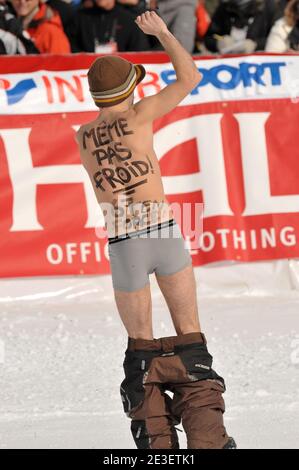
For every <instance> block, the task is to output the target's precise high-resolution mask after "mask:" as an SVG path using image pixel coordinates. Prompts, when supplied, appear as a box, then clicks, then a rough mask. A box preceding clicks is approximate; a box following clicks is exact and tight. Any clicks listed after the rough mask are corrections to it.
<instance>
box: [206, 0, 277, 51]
mask: <svg viewBox="0 0 299 470" xmlns="http://www.w3.org/2000/svg"><path fill="white" fill-rule="evenodd" d="M276 8H277V4H276V1H275V0H265V1H263V2H258V1H253V2H252V3H251V5H250V6H249V8H248V10H247V11H246V12H243V13H241V12H240V10H239V9H238V8H237V7H235V5H234V2H232V1H222V2H221V3H220V5H219V6H218V8H217V9H216V11H215V13H214V15H213V17H212V21H211V24H210V26H209V29H208V31H207V33H206V36H205V39H204V42H205V45H206V47H207V48H208V49H209V50H210V51H212V52H217V50H218V49H217V38H215V37H214V35H215V34H216V35H219V36H225V35H229V34H230V31H231V28H232V26H234V25H235V26H236V27H243V26H245V25H248V30H247V38H248V39H252V40H253V41H255V42H256V43H257V46H256V50H263V49H264V48H265V43H266V39H267V36H268V34H269V32H270V29H271V27H272V25H273V23H274V21H275V16H276Z"/></svg>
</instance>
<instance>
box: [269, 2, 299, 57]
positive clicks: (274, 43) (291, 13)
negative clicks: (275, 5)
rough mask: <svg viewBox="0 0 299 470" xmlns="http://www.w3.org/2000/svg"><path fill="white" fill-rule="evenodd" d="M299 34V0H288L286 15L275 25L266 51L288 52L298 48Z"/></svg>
mask: <svg viewBox="0 0 299 470" xmlns="http://www.w3.org/2000/svg"><path fill="white" fill-rule="evenodd" d="M298 34H299V0H291V1H290V2H288V4H287V6H286V8H285V10H284V16H283V17H282V18H279V19H278V20H277V21H276V22H275V23H274V25H273V27H272V29H271V31H270V33H269V36H268V39H267V42H266V47H265V51H266V52H287V51H290V50H298V45H299V37H298V42H297V40H296V36H297V35H298Z"/></svg>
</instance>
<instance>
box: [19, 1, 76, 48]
mask: <svg viewBox="0 0 299 470" xmlns="http://www.w3.org/2000/svg"><path fill="white" fill-rule="evenodd" d="M11 3H12V6H13V8H14V10H15V13H16V15H17V16H18V17H21V18H22V21H23V27H24V30H26V31H27V33H28V34H29V36H30V38H31V39H32V41H33V42H34V44H35V46H36V47H37V49H38V50H39V51H40V53H42V54H46V53H48V54H67V53H70V52H71V48H70V43H69V40H68V38H67V36H66V34H65V33H64V30H63V26H62V22H61V19H60V16H59V13H58V12H56V11H55V10H53V9H52V8H51V7H50V6H49V5H46V4H45V3H43V2H41V1H40V0H11Z"/></svg>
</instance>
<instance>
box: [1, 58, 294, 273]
mask: <svg viewBox="0 0 299 470" xmlns="http://www.w3.org/2000/svg"><path fill="white" fill-rule="evenodd" d="M124 56H125V57H126V58H128V59H129V60H132V61H133V62H135V63H138V62H141V63H144V65H145V67H146V70H147V75H146V77H145V80H144V82H143V83H141V84H140V85H139V86H138V89H137V90H136V97H135V98H136V100H139V99H141V98H142V97H144V96H148V95H150V94H153V93H156V92H158V91H159V90H160V89H161V88H162V87H164V86H166V85H167V84H168V83H170V82H171V81H172V80H174V72H173V68H172V65H171V64H170V63H169V59H168V57H167V56H166V55H164V54H148V53H147V54H135V55H134V54H126V55H124ZM94 58H95V56H94V55H89V54H86V55H83V54H77V55H74V56H66V57H64V56H40V57H1V59H0V107H1V108H0V109H1V114H0V260H1V263H0V276H1V277H12V276H35V275H61V274H96V273H108V272H109V262H108V250H107V238H103V237H101V236H99V234H103V227H104V220H103V216H102V214H101V211H100V209H99V207H98V205H97V203H96V199H95V196H94V194H93V189H92V186H91V183H90V181H89V179H88V177H87V174H86V172H85V170H84V168H83V167H82V165H81V164H80V157H79V153H78V149H77V144H76V142H75V139H74V136H75V130H76V129H77V128H78V127H79V126H80V125H81V124H82V123H84V122H88V121H89V120H91V119H94V117H95V116H96V114H97V110H96V108H95V106H94V104H93V102H92V100H91V98H90V96H89V92H88V85H87V80H86V72H87V69H88V67H89V65H90V64H91V63H92V61H93V60H94ZM196 63H197V66H198V68H199V69H200V70H201V71H202V73H203V80H202V82H201V83H200V85H199V86H198V87H197V89H195V90H193V92H192V93H191V94H190V95H189V96H188V97H187V98H186V99H185V100H184V101H183V102H182V103H181V105H180V106H178V107H177V108H176V109H175V110H174V111H172V112H171V113H169V114H167V115H165V116H164V117H163V118H162V119H159V120H157V121H156V122H155V124H154V132H155V150H156V152H157V155H158V158H159V162H160V167H161V173H162V177H163V184H164V188H165V192H166V196H167V199H168V201H169V202H170V203H173V204H175V203H179V204H180V205H181V206H182V205H184V203H191V208H192V207H194V206H195V204H196V203H203V231H202V233H201V234H200V237H201V238H200V244H199V240H195V239H192V236H191V234H188V229H186V227H181V228H182V231H183V233H184V236H185V238H186V239H188V240H189V246H190V251H191V254H192V257H193V263H194V265H203V264H207V263H212V262H219V261H225V260H236V261H257V260H270V259H278V258H296V257H299V246H298V243H297V239H298V234H299V158H298V157H299V144H298V132H297V127H298V126H297V123H298V120H299V105H298V103H299V99H297V95H299V80H298V79H297V78H296V77H299V56H297V55H283V56H281V55H267V54H257V55H253V56H238V57H224V58H214V57H213V58H200V59H196ZM297 119H298V120H297ZM189 207H190V206H189ZM192 216H193V218H194V217H197V216H198V215H197V214H196V213H195V212H194V214H193V215H192ZM185 229H186V230H185Z"/></svg>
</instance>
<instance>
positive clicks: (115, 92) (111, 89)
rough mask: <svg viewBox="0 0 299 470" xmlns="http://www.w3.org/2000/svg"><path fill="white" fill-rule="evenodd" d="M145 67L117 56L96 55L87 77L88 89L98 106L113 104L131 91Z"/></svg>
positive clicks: (141, 78)
mask: <svg viewBox="0 0 299 470" xmlns="http://www.w3.org/2000/svg"><path fill="white" fill-rule="evenodd" d="M145 73H146V72H145V68H144V67H143V65H140V64H136V65H135V64H132V63H131V62H129V61H128V60H126V59H122V58H121V57H118V56H112V55H107V56H104V57H98V58H97V59H96V60H95V61H94V62H93V64H92V65H91V67H90V69H89V71H88V73H87V77H88V83H89V91H90V93H91V96H92V98H93V99H94V102H95V104H96V105H97V106H98V107H99V108H104V107H106V106H114V105H116V104H119V103H121V102H122V101H124V100H125V99H126V98H128V96H129V95H130V94H131V93H133V91H134V89H135V87H136V85H137V84H138V83H139V82H141V80H143V78H144V77H145Z"/></svg>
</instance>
